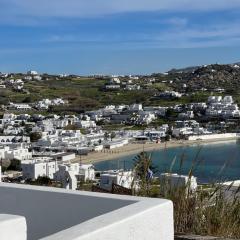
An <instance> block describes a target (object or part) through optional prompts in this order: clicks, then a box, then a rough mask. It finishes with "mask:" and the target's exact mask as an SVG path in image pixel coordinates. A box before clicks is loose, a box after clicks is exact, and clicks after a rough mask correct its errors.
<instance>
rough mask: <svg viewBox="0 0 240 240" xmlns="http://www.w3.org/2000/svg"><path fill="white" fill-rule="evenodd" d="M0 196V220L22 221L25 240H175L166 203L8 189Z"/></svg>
mask: <svg viewBox="0 0 240 240" xmlns="http://www.w3.org/2000/svg"><path fill="white" fill-rule="evenodd" d="M0 196H1V198H0V216H1V214H8V215H17V216H24V217H25V219H26V223H27V236H28V238H27V239H28V240H36V239H45V240H47V239H48V240H55V239H64V240H73V239H78V240H80V239H86V240H87V239H89V240H90V239H94V240H97V239H99V240H100V239H119V240H120V239H125V240H128V239H129V240H130V239H132V240H135V239H136V240H141V239H146V238H147V236H150V238H149V239H152V240H154V239H164V240H168V239H173V210H172V203H171V202H170V201H168V200H162V199H148V198H138V197H130V196H120V195H112V194H100V193H92V192H82V191H70V190H64V189H58V188H48V187H37V186H29V185H18V184H7V183H1V184H0ZM0 220H1V218H0ZM0 225H1V223H0ZM147 226H149V229H148V231H146V227H147ZM150 226H151V227H150ZM23 230H24V229H23ZM1 234H2V233H1V232H0V238H1ZM151 236H152V237H151ZM12 239H13V238H12ZM14 239H20V238H14ZM14 239H13V240H14ZM21 239H23V238H21Z"/></svg>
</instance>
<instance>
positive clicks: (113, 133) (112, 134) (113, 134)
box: [110, 132, 116, 141]
mask: <svg viewBox="0 0 240 240" xmlns="http://www.w3.org/2000/svg"><path fill="white" fill-rule="evenodd" d="M115 137H116V133H115V132H111V134H110V138H111V141H112V140H113V138H115Z"/></svg>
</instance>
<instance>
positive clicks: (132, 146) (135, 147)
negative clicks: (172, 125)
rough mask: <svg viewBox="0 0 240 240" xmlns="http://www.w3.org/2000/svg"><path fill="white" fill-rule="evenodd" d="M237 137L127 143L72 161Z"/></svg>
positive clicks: (114, 157) (85, 161)
mask: <svg viewBox="0 0 240 240" xmlns="http://www.w3.org/2000/svg"><path fill="white" fill-rule="evenodd" d="M237 140H238V138H219V139H209V140H171V141H169V142H164V143H145V144H140V143H129V144H127V145H125V146H123V147H120V148H116V149H113V150H102V151H98V152H90V153H89V154H88V155H86V156H77V157H76V158H75V159H74V160H73V161H72V162H74V163H76V162H82V163H83V164H89V163H91V164H94V163H99V162H103V161H110V160H117V159H118V158H122V157H126V156H130V155H134V154H136V155H137V154H139V153H140V152H142V151H146V152H149V151H155V150H161V149H169V148H175V147H185V146H191V145H206V144H208V143H210V144H214V143H221V142H229V141H237Z"/></svg>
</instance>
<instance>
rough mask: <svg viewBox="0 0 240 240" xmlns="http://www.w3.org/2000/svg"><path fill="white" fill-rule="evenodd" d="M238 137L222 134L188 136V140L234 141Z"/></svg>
mask: <svg viewBox="0 0 240 240" xmlns="http://www.w3.org/2000/svg"><path fill="white" fill-rule="evenodd" d="M239 137H240V136H239V134H237V133H222V134H206V135H193V136H189V137H188V140H190V141H196V140H214V139H234V138H239Z"/></svg>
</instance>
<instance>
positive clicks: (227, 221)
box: [134, 149, 240, 239]
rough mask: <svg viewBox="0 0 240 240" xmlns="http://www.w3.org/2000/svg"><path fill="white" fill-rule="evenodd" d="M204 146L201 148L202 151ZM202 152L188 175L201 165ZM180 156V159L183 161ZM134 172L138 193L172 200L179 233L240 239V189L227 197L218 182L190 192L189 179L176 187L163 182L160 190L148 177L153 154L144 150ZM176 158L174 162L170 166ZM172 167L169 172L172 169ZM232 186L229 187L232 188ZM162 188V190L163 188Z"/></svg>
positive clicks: (176, 229)
mask: <svg viewBox="0 0 240 240" xmlns="http://www.w3.org/2000/svg"><path fill="white" fill-rule="evenodd" d="M200 151H201V149H200V150H199V152H200ZM199 152H198V153H197V154H196V158H195V159H194V160H193V164H192V166H191V168H190V170H189V174H188V176H189V178H190V177H191V176H193V174H194V171H195V170H196V168H197V167H198V165H199V164H200V162H199V161H198V155H199ZM183 159H184V157H182V159H180V161H184V160H183ZM134 161H135V171H136V173H137V174H136V175H137V177H138V178H140V191H138V193H137V194H138V195H141V196H148V197H156V196H158V197H161V198H166V199H170V200H172V201H173V204H174V224H175V232H176V233H184V234H188V233H189V234H199V235H211V236H219V237H225V238H234V239H239V238H240V199H239V195H238V196H237V194H238V193H239V192H240V188H239V189H237V190H236V192H234V193H233V194H232V196H231V199H226V198H225V197H224V196H225V191H227V190H229V189H225V190H224V191H223V190H221V189H222V186H221V184H219V183H218V182H215V183H213V184H211V186H210V187H209V188H207V189H198V190H197V191H195V192H192V191H190V187H189V186H190V182H189V183H188V184H186V186H184V187H173V186H171V184H169V182H167V181H162V182H160V186H161V187H159V193H156V187H155V188H154V186H153V185H154V184H153V182H152V180H151V179H148V178H147V169H148V168H151V165H152V162H151V156H149V155H148V154H147V153H141V154H140V155H138V156H137V157H136V158H135V160H134ZM174 164H175V159H174V160H173V162H172V164H171V169H172V167H173V165H174ZM171 169H170V172H171ZM230 187H231V186H230ZM230 187H229V188H230ZM160 189H161V191H160Z"/></svg>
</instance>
